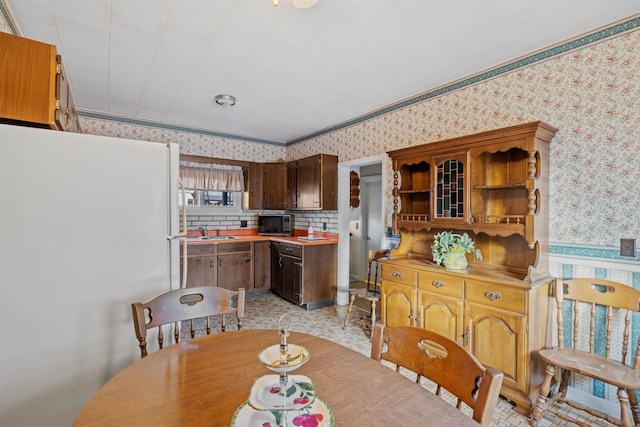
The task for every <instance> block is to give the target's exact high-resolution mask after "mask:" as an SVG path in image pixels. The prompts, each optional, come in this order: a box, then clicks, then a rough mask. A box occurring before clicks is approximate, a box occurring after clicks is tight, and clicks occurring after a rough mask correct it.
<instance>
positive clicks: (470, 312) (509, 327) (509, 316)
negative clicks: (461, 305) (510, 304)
mask: <svg viewBox="0 0 640 427" xmlns="http://www.w3.org/2000/svg"><path fill="white" fill-rule="evenodd" d="M464 316H465V331H464V332H465V333H464V345H465V347H466V348H467V349H468V350H469V351H470V352H471V353H473V355H474V356H476V357H477V358H478V360H479V361H480V363H482V364H483V365H485V366H490V367H492V368H496V369H498V370H500V371H502V372H503V373H504V383H505V384H508V385H509V387H511V388H516V389H518V390H521V391H523V392H524V391H526V389H527V384H526V381H527V361H528V360H529V355H528V353H527V345H526V343H527V330H526V324H527V322H526V316H524V315H522V314H518V313H510V312H507V311H501V310H496V309H495V308H494V307H488V306H482V305H479V304H475V303H469V302H467V303H466V306H465V314H464Z"/></svg>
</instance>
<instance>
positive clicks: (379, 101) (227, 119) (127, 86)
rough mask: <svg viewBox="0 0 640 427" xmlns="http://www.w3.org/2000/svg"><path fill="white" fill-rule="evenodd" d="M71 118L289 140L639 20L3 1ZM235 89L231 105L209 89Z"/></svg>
mask: <svg viewBox="0 0 640 427" xmlns="http://www.w3.org/2000/svg"><path fill="white" fill-rule="evenodd" d="M4 1H5V4H7V5H8V7H9V9H10V10H11V11H12V12H13V14H14V16H15V19H16V22H17V25H18V27H19V29H20V31H21V33H22V35H23V36H25V37H28V38H32V39H36V40H40V41H43V42H47V43H52V44H55V45H57V46H58V50H59V53H60V54H61V55H62V57H63V62H64V64H65V68H66V71H67V74H68V77H69V81H70V82H71V86H72V93H73V97H74V101H75V104H76V106H77V107H78V109H80V110H82V111H86V112H96V113H101V114H107V115H111V116H118V117H124V118H129V119H138V120H146V121H153V122H161V123H165V124H169V125H176V126H186V127H189V128H196V129H203V130H209V131H215V132H221V133H229V134H233V135H239V136H246V137H252V138H259V139H264V140H268V141H275V142H285V141H290V140H292V139H295V138H300V137H303V136H304V135H307V134H310V133H312V132H315V131H318V130H321V129H323V128H326V127H329V126H332V125H336V124H339V123H341V122H344V121H346V120H350V119H354V118H356V117H358V116H361V115H363V114H366V113H369V112H371V111H373V110H376V109H379V108H381V107H384V106H386V105H389V104H392V103H395V102H398V101H400V100H402V99H404V98H408V97H412V96H415V95H417V94H419V93H421V92H425V91H428V90H430V89H433V88H435V87H437V86H440V85H443V84H445V83H448V82H451V81H454V80H457V79H460V78H462V77H465V76H468V75H471V74H475V73H477V72H479V71H482V70H484V69H487V68H489V67H492V66H495V65H498V64H500V63H504V62H506V61H508V60H512V59H514V58H517V57H520V56H523V55H525V54H528V53H531V52H533V51H536V50H539V49H542V48H545V47H549V46H551V45H553V44H556V43H559V42H562V41H565V40H567V39H569V38H572V37H575V36H578V35H581V34H584V33H586V32H588V31H591V30H594V29H597V28H599V27H602V26H605V25H609V24H611V23H613V22H614V21H617V20H620V19H623V18H625V17H628V16H631V15H634V14H636V13H638V12H639V11H640V2H639V1H638V0H537V1H525V0H447V1H439V2H435V1H427V0H395V1H390V0H320V1H319V3H318V4H317V5H316V6H314V7H312V8H310V9H306V10H305V9H294V8H293V7H292V4H291V0H280V5H279V6H278V7H274V6H273V5H272V1H273V0H4ZM221 93H226V94H232V95H234V96H235V97H236V98H237V104H236V106H235V107H234V108H233V109H232V110H229V109H225V108H222V107H220V106H218V105H216V104H215V103H214V102H213V97H214V96H215V95H216V94H221Z"/></svg>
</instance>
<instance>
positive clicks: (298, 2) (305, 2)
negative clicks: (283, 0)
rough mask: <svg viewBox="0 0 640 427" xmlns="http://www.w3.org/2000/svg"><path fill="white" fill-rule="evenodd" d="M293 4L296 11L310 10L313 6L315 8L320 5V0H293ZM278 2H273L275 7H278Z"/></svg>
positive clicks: (274, 0) (276, 0) (275, 0)
mask: <svg viewBox="0 0 640 427" xmlns="http://www.w3.org/2000/svg"><path fill="white" fill-rule="evenodd" d="M291 1H292V3H293V7H295V8H296V9H309V8H310V7H312V6H315V5H316V3H318V0H291ZM278 4H279V3H278V0H273V5H274V6H276V7H277V6H278Z"/></svg>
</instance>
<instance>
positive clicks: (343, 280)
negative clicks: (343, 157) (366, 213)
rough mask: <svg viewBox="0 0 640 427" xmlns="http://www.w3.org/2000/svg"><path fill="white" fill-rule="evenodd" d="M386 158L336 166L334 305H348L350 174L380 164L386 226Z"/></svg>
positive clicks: (383, 219) (383, 213)
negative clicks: (336, 219)
mask: <svg viewBox="0 0 640 427" xmlns="http://www.w3.org/2000/svg"><path fill="white" fill-rule="evenodd" d="M387 160H389V158H388V157H387V154H386V153H382V154H378V155H375V156H370V157H364V158H362V159H356V160H349V161H346V162H341V163H339V164H338V233H339V234H340V240H339V241H338V289H337V297H336V303H337V304H338V305H347V304H348V303H349V221H350V215H349V212H350V209H351V208H350V193H351V191H350V184H351V179H350V176H349V174H350V172H351V170H352V169H353V168H355V167H361V166H367V165H372V164H375V163H382V174H381V175H382V176H381V180H382V182H381V188H382V194H381V197H380V203H381V204H382V206H381V212H382V222H383V224H388V221H387V218H386V216H387V213H386V210H385V201H386V200H385V196H384V195H385V183H386V182H387V174H388V168H387Z"/></svg>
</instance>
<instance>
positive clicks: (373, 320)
mask: <svg viewBox="0 0 640 427" xmlns="http://www.w3.org/2000/svg"><path fill="white" fill-rule="evenodd" d="M375 325H376V302H375V301H371V331H373V327H374V326H375Z"/></svg>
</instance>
